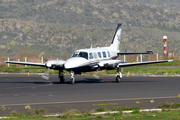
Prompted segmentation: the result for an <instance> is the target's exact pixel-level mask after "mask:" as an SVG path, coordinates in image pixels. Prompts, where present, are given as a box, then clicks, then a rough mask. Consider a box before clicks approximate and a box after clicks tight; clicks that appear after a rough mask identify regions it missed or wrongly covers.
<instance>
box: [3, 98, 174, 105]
mask: <svg viewBox="0 0 180 120" xmlns="http://www.w3.org/2000/svg"><path fill="white" fill-rule="evenodd" d="M167 98H177V96H169V97H147V98H127V99H106V100H87V101H68V102H44V103H22V104H4V105H3V106H18V105H27V104H28V105H46V104H65V103H66V104H67V103H87V102H102V101H109V102H110V101H111V102H112V101H124V100H146V99H167ZM0 106H2V105H0Z"/></svg>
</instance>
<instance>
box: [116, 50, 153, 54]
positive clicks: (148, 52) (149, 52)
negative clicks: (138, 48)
mask: <svg viewBox="0 0 180 120" xmlns="http://www.w3.org/2000/svg"><path fill="white" fill-rule="evenodd" d="M117 54H118V55H136V54H153V52H152V51H146V52H119V53H117Z"/></svg>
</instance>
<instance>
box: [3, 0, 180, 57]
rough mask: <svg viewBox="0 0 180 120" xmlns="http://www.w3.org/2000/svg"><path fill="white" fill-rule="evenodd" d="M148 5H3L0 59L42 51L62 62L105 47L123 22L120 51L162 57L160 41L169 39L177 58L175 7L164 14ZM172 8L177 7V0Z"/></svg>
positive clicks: (74, 0)
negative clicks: (82, 50)
mask: <svg viewBox="0 0 180 120" xmlns="http://www.w3.org/2000/svg"><path fill="white" fill-rule="evenodd" d="M147 1H149V0H147ZM147 1H146V0H136V1H134V0H129V1H128V2H127V1H126V0H112V1H109V0H92V1H83V0H61V1H59V0H1V1H0V51H1V54H0V57H1V56H4V55H8V56H11V57H15V56H21V55H22V54H23V55H28V56H34V55H38V54H39V53H40V52H42V51H45V53H46V54H45V55H46V56H49V55H52V56H54V57H59V58H63V59H65V58H66V56H67V55H68V56H70V55H71V53H72V52H73V51H74V50H76V49H79V48H88V47H90V45H91V44H93V46H94V47H96V46H107V45H109V44H110V42H111V39H112V37H113V34H114V31H115V28H116V25H117V23H119V22H122V23H123V31H122V42H121V46H120V50H121V51H146V50H153V51H154V52H158V53H162V52H163V40H162V37H163V36H164V35H167V36H168V49H169V50H170V51H172V52H175V53H176V54H179V50H178V47H179V45H180V43H179V41H180V34H179V32H180V12H179V11H178V7H177V8H176V10H172V9H170V8H171V6H169V7H167V8H164V9H163V7H159V6H158V5H159V4H161V2H151V1H149V2H147ZM156 1H162V0H156ZM166 1H167V2H168V1H170V0H166ZM170 3H172V4H171V5H176V6H178V5H180V3H179V2H178V1H176V0H175V1H173V2H170ZM154 4H157V5H154ZM168 5H169V4H168ZM157 6H158V7H157Z"/></svg>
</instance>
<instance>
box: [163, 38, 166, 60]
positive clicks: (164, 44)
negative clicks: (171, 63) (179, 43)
mask: <svg viewBox="0 0 180 120" xmlns="http://www.w3.org/2000/svg"><path fill="white" fill-rule="evenodd" d="M163 39H164V57H166V56H167V36H164V37H163Z"/></svg>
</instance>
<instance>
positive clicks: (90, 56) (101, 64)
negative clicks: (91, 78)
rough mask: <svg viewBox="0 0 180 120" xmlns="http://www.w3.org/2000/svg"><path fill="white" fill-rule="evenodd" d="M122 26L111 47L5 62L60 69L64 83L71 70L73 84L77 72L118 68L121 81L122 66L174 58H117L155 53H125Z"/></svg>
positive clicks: (60, 77) (119, 27) (118, 28)
mask: <svg viewBox="0 0 180 120" xmlns="http://www.w3.org/2000/svg"><path fill="white" fill-rule="evenodd" d="M121 27H122V23H119V24H118V26H117V29H116V32H115V34H114V38H113V40H112V43H111V45H110V46H109V47H98V48H89V49H80V50H76V51H75V52H74V53H73V54H72V56H71V58H70V59H68V60H67V61H63V60H50V61H47V62H46V63H32V62H16V61H5V63H12V64H22V65H31V66H41V67H47V68H50V69H54V70H59V79H60V83H64V81H65V79H64V74H63V70H67V71H70V73H71V78H70V81H71V83H72V84H74V83H75V78H74V75H75V74H81V72H90V71H98V70H104V69H105V70H112V69H117V75H116V81H117V82H120V80H121V78H122V73H121V68H122V67H127V66H136V65H144V64H153V63H163V62H171V61H173V60H162V61H148V62H134V63H126V62H124V61H121V60H116V58H117V57H118V56H119V55H134V54H153V52H152V51H147V52H138V53H133V52H130V53H124V52H120V51H119V45H120V41H121Z"/></svg>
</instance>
